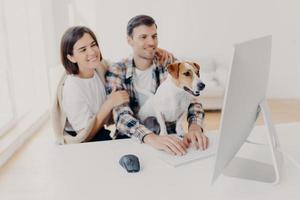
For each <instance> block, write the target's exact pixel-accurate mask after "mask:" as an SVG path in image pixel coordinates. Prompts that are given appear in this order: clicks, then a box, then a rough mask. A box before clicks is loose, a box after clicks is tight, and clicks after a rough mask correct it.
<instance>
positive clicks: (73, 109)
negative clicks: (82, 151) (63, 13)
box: [52, 26, 129, 144]
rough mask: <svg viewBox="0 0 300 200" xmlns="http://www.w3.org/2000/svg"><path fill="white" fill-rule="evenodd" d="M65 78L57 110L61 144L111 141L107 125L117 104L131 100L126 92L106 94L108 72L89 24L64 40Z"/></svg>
mask: <svg viewBox="0 0 300 200" xmlns="http://www.w3.org/2000/svg"><path fill="white" fill-rule="evenodd" d="M60 50H61V52H60V56H61V61H62V64H63V66H64V68H65V71H66V74H64V76H63V77H62V79H61V81H60V83H59V86H58V89H57V98H56V101H55V106H54V109H53V112H52V114H53V116H52V117H53V122H54V131H55V134H56V137H57V140H58V141H57V142H58V143H59V144H67V143H80V142H88V141H102V140H110V139H111V137H110V136H109V133H110V131H108V130H106V129H105V128H104V124H106V123H107V122H108V120H109V118H110V115H111V110H112V109H113V107H115V106H118V105H121V104H123V103H126V102H128V101H129V96H128V94H127V93H126V91H113V92H112V93H111V94H110V95H108V96H107V95H106V91H105V85H104V84H105V78H104V75H105V72H106V68H107V63H106V62H105V61H104V60H102V55H101V52H100V49H99V45H98V41H97V39H96V36H95V34H94V33H93V32H92V31H91V30H90V29H89V28H87V27H82V26H76V27H71V28H69V29H68V30H67V31H66V32H65V33H64V35H63V37H62V40H61V49H60Z"/></svg>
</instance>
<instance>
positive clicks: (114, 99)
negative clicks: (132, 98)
mask: <svg viewBox="0 0 300 200" xmlns="http://www.w3.org/2000/svg"><path fill="white" fill-rule="evenodd" d="M107 101H108V103H109V105H110V106H111V108H114V107H116V106H119V105H121V104H123V103H128V102H129V95H128V93H127V92H126V91H125V90H119V91H117V90H116V88H114V89H113V91H112V93H111V94H110V95H108V98H107Z"/></svg>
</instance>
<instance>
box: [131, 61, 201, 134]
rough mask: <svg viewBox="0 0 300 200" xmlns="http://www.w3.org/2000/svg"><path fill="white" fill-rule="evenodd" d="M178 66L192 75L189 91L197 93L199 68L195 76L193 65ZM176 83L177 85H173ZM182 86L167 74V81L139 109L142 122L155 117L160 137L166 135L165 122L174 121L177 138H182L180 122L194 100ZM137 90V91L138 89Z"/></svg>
mask: <svg viewBox="0 0 300 200" xmlns="http://www.w3.org/2000/svg"><path fill="white" fill-rule="evenodd" d="M180 64H181V67H185V68H186V70H189V71H190V72H192V73H193V78H192V79H191V81H192V82H190V85H192V88H190V87H189V89H190V90H191V91H193V92H196V91H197V92H199V88H198V86H197V84H198V83H199V82H201V80H200V77H199V68H198V75H197V70H195V67H193V66H192V65H193V63H189V62H181V63H180ZM178 67H179V66H178ZM198 67H199V66H198ZM178 70H179V69H178ZM169 72H170V71H169ZM176 81H177V85H176V84H175V82H176ZM178 81H179V82H178ZM201 83H202V82H201ZM183 86H186V85H184V84H181V83H180V80H179V79H177V80H175V78H174V77H173V76H172V75H171V74H170V73H169V74H168V76H167V79H166V80H165V81H164V82H163V83H162V84H161V85H160V86H159V87H158V89H157V91H156V93H155V94H154V95H153V96H151V97H150V98H149V99H147V101H146V102H145V104H144V105H143V106H142V107H141V108H140V110H139V113H138V117H139V118H140V120H141V121H143V120H145V119H146V118H147V117H149V116H155V117H156V119H157V121H158V123H159V125H160V135H167V134H168V133H167V128H166V125H165V122H166V121H167V122H173V121H176V133H177V135H179V136H183V134H184V130H183V127H182V121H183V118H184V116H185V115H184V114H185V113H186V112H187V111H188V106H189V105H190V104H191V102H192V101H194V100H195V97H194V96H193V95H192V94H190V93H189V92H187V91H185V90H184V89H183ZM137 90H139V88H138V89H137ZM139 92H143V91H139Z"/></svg>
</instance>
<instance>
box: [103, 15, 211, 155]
mask: <svg viewBox="0 0 300 200" xmlns="http://www.w3.org/2000/svg"><path fill="white" fill-rule="evenodd" d="M127 40H128V44H129V45H130V46H131V47H132V50H133V56H132V57H130V58H126V59H124V60H122V61H121V62H118V63H115V64H113V65H112V66H111V67H110V69H109V71H108V73H107V80H108V90H109V91H112V89H113V88H117V89H125V90H127V92H128V94H129V96H130V102H129V105H128V104H123V105H121V106H118V107H115V108H114V109H113V115H114V121H115V123H116V128H117V130H118V131H117V132H116V134H126V135H128V136H129V137H135V138H137V139H139V140H140V141H141V142H142V143H146V144H149V145H151V146H153V147H154V148H156V149H159V150H164V151H166V152H169V153H171V154H174V155H183V154H185V153H186V149H187V147H188V146H189V145H190V144H192V145H194V146H195V148H197V149H198V148H200V149H202V150H205V149H206V148H207V145H208V138H207V137H206V136H205V135H204V134H203V129H202V127H201V126H202V122H203V119H204V111H203V109H202V105H201V104H200V103H192V104H190V106H189V108H188V116H187V118H188V123H189V128H188V133H186V134H185V135H184V138H183V140H182V141H181V140H180V139H178V138H177V137H175V136H174V135H166V136H158V135H156V134H155V133H153V132H152V131H150V130H149V129H147V128H146V127H145V126H144V125H143V124H141V123H140V122H139V120H138V119H136V118H135V115H136V114H137V113H138V110H139V108H140V106H141V105H143V104H144V103H145V101H146V100H147V97H146V96H144V95H143V94H141V93H138V92H136V90H135V87H140V88H142V89H144V90H146V91H148V92H151V93H155V91H156V90H157V87H158V86H159V85H160V84H161V83H162V81H164V80H165V78H166V77H167V73H168V72H167V69H166V67H167V65H168V64H170V63H172V62H174V59H173V58H172V57H169V58H167V59H165V60H164V62H159V60H158V56H157V46H158V40H157V25H156V23H155V21H154V19H153V18H151V17H150V16H146V15H138V16H135V17H133V18H132V19H131V20H130V21H129V22H128V25H127Z"/></svg>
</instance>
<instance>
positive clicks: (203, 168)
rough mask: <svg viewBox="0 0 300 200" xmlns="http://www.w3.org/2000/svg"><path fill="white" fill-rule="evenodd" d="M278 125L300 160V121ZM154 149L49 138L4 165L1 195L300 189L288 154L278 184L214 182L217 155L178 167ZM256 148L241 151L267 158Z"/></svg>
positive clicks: (230, 193)
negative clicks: (131, 158) (123, 160)
mask: <svg viewBox="0 0 300 200" xmlns="http://www.w3.org/2000/svg"><path fill="white" fill-rule="evenodd" d="M264 131H265V128H264V127H256V128H255V130H254V131H253V133H252V135H253V138H254V139H255V140H257V141H259V140H263V138H262V137H261V136H262V135H263V134H261V133H262V132H264ZM277 131H278V133H279V139H280V142H281V143H282V146H283V147H284V148H285V149H286V150H287V151H288V152H289V153H291V154H292V155H293V156H294V158H295V159H296V160H297V161H298V162H300V156H298V155H300V146H299V145H298V142H297V140H296V139H297V138H298V141H299V137H300V135H299V131H300V123H293V124H288V125H287V124H286V125H284V124H283V125H279V126H277ZM38 145H45V144H44V143H40V144H36V146H38ZM32 146H34V145H31V146H30V147H29V146H28V148H31V147H32ZM32 148H33V147H32ZM36 149H38V148H36V147H35V150H36ZM32 150H34V149H32ZM154 151H155V150H154V149H152V148H151V147H149V146H147V145H144V144H139V143H138V142H136V141H134V140H131V139H127V140H118V141H112V142H94V143H85V144H75V145H65V146H55V145H54V144H50V143H49V148H48V150H47V151H41V152H38V153H36V154H32V156H31V155H30V153H28V154H27V155H23V156H21V157H19V158H18V159H17V160H15V161H14V162H9V164H8V165H6V166H4V167H3V168H2V169H0V196H1V199H5V200H8V199H22V200H26V199H28V200H29V199H30V200H33V199H39V200H40V199H49V200H50V199H51V200H53V199H57V200H59V199H63V200H66V199H72V200H77V199H88V200H93V199H105V200H107V199H121V198H122V199H132V200H134V199H139V200H140V199H149V200H150V199H151V200H153V199H162V200H166V199H189V200H193V199H210V200H211V199H266V198H267V199H284V198H287V197H288V198H289V199H298V198H299V195H300V191H299V183H300V169H299V168H296V167H295V166H294V165H292V163H291V162H290V161H289V160H285V164H284V169H283V172H282V180H281V183H280V184H279V185H276V186H273V185H269V184H265V183H259V182H253V181H246V180H241V179H236V178H230V177H225V176H221V177H220V178H219V179H218V180H217V182H216V183H215V184H214V185H213V186H211V185H210V178H211V175H212V174H211V173H212V171H213V170H212V169H213V164H214V163H213V161H214V159H213V158H208V159H204V160H200V161H197V162H194V163H190V164H187V165H184V166H180V167H177V168H174V167H172V166H170V165H168V164H166V163H165V162H163V161H162V160H160V159H159V158H158V157H157V154H155V152H154ZM257 151H260V150H258V148H250V147H246V146H245V148H244V147H243V148H242V150H241V152H240V154H241V155H245V156H250V157H252V158H255V159H257V160H264V161H265V160H267V158H269V157H268V155H269V154H267V153H268V152H267V151H266V152H263V153H260V152H259V153H258V152H257ZM29 152H30V151H29ZM127 153H132V154H136V155H137V156H139V158H140V162H141V171H140V173H135V174H129V173H126V172H125V170H124V169H123V168H121V167H120V166H119V164H118V161H119V158H120V157H121V156H122V155H124V154H127ZM297 156H298V157H297ZM20 162H22V163H23V164H22V165H20V164H18V163H20ZM24 163H26V164H24ZM16 178H17V180H16Z"/></svg>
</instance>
